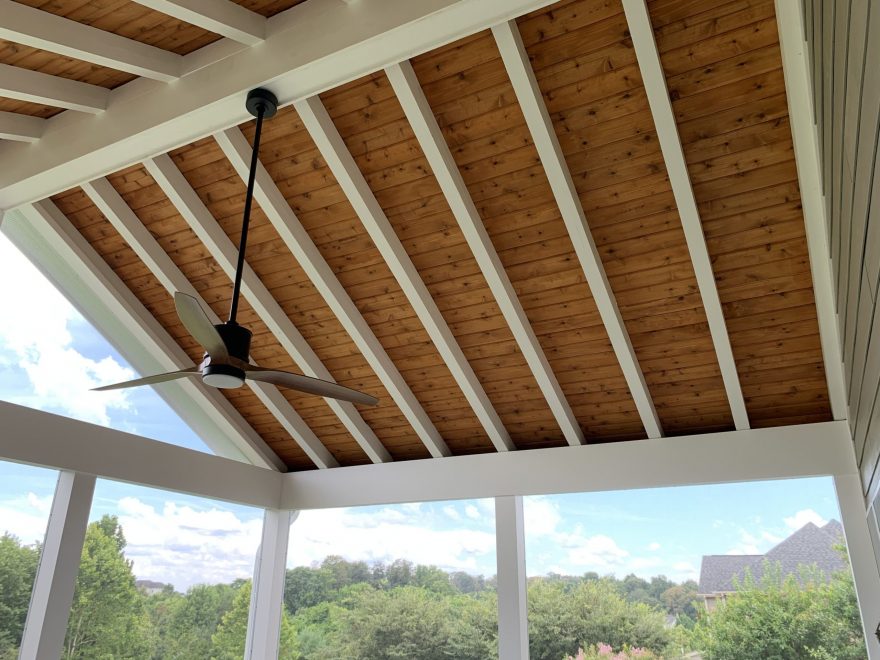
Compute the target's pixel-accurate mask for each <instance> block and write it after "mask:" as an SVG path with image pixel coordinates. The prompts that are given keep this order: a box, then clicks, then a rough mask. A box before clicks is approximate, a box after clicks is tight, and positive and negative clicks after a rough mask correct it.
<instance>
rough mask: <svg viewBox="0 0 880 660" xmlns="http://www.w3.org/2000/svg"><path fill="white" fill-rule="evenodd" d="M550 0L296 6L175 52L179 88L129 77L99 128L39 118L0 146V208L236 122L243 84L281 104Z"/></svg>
mask: <svg viewBox="0 0 880 660" xmlns="http://www.w3.org/2000/svg"><path fill="white" fill-rule="evenodd" d="M7 1H8V0H7ZM551 2H552V0H421V1H420V2H412V0H361V1H360V2H356V3H353V4H350V5H349V4H345V3H343V2H340V1H339V0H309V2H303V3H301V4H299V5H297V6H296V7H293V8H292V9H289V10H288V11H285V12H283V13H281V14H279V15H278V16H275V17H273V18H271V19H270V20H269V27H268V31H267V38H266V40H265V41H264V42H263V43H262V44H260V45H259V47H257V48H242V49H239V50H237V51H234V52H230V51H229V49H228V48H225V47H223V44H224V43H227V44H228V42H218V44H217V46H218V49H214V48H212V46H214V44H212V45H211V46H208V47H206V48H205V49H201V50H200V51H196V52H195V53H192V54H190V55H188V56H186V58H185V59H184V62H185V67H184V68H185V70H186V71H187V75H186V76H185V80H186V84H179V85H163V84H159V83H156V82H154V81H150V80H137V81H134V82H132V83H129V84H127V85H123V86H122V87H121V88H119V89H117V90H114V91H113V92H112V94H111V102H110V107H109V109H108V111H107V112H106V113H104V115H102V117H101V118H100V120H101V122H100V124H95V123H93V122H90V121H84V119H91V118H88V117H85V118H84V117H83V116H81V115H76V114H75V113H61V115H59V116H57V117H53V118H52V120H51V121H50V125H49V126H48V127H47V130H46V134H45V135H44V139H43V141H42V142H41V143H40V145H39V149H36V150H31V149H24V148H13V147H20V146H21V145H12V146H10V145H2V146H0V209H9V208H15V207H17V206H20V205H21V204H24V203H26V202H32V201H35V200H39V199H44V198H46V197H49V196H50V195H53V194H55V193H57V192H60V191H62V190H67V189H68V188H71V187H73V186H76V185H79V184H80V183H82V182H83V181H88V180H91V179H95V178H97V177H99V176H104V175H106V174H107V173H108V172H115V171H117V170H120V169H123V168H125V167H127V166H129V165H131V164H133V163H136V162H140V161H142V160H143V159H144V158H149V157H152V156H154V155H156V154H159V153H165V152H167V151H170V150H172V149H174V148H176V147H179V146H181V145H184V144H188V143H190V142H193V141H194V140H197V139H199V138H202V137H205V136H206V135H210V134H213V133H216V132H217V131H219V130H223V129H226V128H229V127H230V126H235V125H236V124H240V123H241V122H243V121H247V120H249V119H251V117H250V115H249V114H248V113H247V111H246V110H245V108H244V97H245V94H246V93H247V91H248V90H250V89H253V88H254V87H259V86H261V85H266V86H269V87H270V88H271V89H272V91H273V92H275V94H276V95H277V96H278V98H279V100H280V101H281V103H282V105H284V104H288V103H290V102H292V101H293V100H295V99H297V98H307V97H309V96H313V95H315V94H318V93H320V92H323V91H326V90H327V89H331V88H333V87H336V86H338V85H341V84H344V83H346V82H349V81H351V80H354V79H356V78H359V77H361V76H364V75H366V74H368V73H370V72H373V71H377V70H379V69H382V68H383V67H385V66H387V65H388V64H391V63H394V62H399V61H401V60H404V59H407V58H409V57H413V56H415V55H417V54H419V53H423V52H426V51H428V50H431V49H432V48H436V47H438V46H442V45H443V44H446V43H449V42H451V41H454V40H456V39H459V38H461V37H464V36H467V35H469V34H473V33H474V32H477V31H479V30H482V29H484V28H486V27H489V26H491V25H495V24H496V23H499V22H502V21H505V20H508V19H510V18H513V17H515V16H519V15H522V14H525V13H527V12H529V11H532V10H533V9H537V8H539V7H542V6H545V5H548V4H551ZM13 4H14V3H13ZM4 22H5V15H4ZM328 25H329V26H333V29H332V30H328V29H327V26H328ZM292 44H295V45H296V47H291V45H292ZM209 50H210V51H212V53H213V52H215V50H216V51H218V52H219V51H222V54H223V57H216V58H215V57H214V56H213V55H211V56H210V57H207V58H206V57H205V54H204V53H203V52H202V51H206V52H207V51H209ZM72 135H74V136H76V139H75V140H71V139H70V136H72Z"/></svg>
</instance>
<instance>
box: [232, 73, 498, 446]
mask: <svg viewBox="0 0 880 660" xmlns="http://www.w3.org/2000/svg"><path fill="white" fill-rule="evenodd" d="M354 86H355V88H357V87H358V84H357V82H356V83H354ZM346 89H347V88H343V90H342V91H343V93H344V92H345V90H346ZM343 95H344V94H343ZM365 102H367V101H365ZM327 104H328V106H329V107H331V108H335V107H336V106H335V105H334V103H333V98H328V99H327ZM276 122H277V123H278V125H279V127H280V128H279V131H278V133H277V135H269V136H268V137H267V139H266V141H265V142H264V144H265V150H263V149H261V151H263V153H264V154H265V155H264V156H263V163H264V164H265V165H266V167H267V169H268V171H269V173H270V175H271V176H272V178H273V179H274V180H275V182H276V183H277V184H278V185H279V187H280V188H281V190H282V191H284V193H285V195H286V197H287V201H288V202H289V203H290V205H291V207H292V208H293V210H294V212H295V213H296V215H297V217H298V218H299V220H300V222H301V223H302V225H303V226H304V227H305V229H306V231H307V232H309V235H310V236H311V238H312V240H313V241H314V243H315V245H316V246H317V247H318V250H319V251H320V253H321V256H322V257H323V258H324V259H325V260H326V261H327V263H328V264H329V265H330V267H331V268H332V269H333V272H334V273H335V274H336V277H337V278H338V279H339V281H340V283H341V284H342V285H343V287H344V288H345V289H346V291H347V293H348V295H349V296H350V297H351V299H352V300H353V301H354V303H355V305H356V307H357V308H358V310H359V311H360V312H361V315H362V316H363V317H364V319H365V320H366V321H367V323H368V324H369V326H370V328H371V330H372V331H373V333H374V334H375V335H376V337H377V338H378V339H379V341H380V343H381V344H382V346H383V348H384V349H385V351H386V352H387V354H388V356H389V357H390V358H391V359H392V360H393V361H394V363H395V365H396V366H397V368H398V370H399V371H400V373H401V375H402V376H403V378H404V381H405V382H406V384H407V385H408V386H409V388H410V389H411V390H412V391H413V393H414V394H415V396H416V398H417V399H418V401H419V403H420V404H421V406H422V407H423V408H424V410H425V412H426V413H427V414H428V416H429V417H430V418H431V421H432V422H433V423H434V426H435V427H436V428H437V430H438V431H439V432H440V434H441V436H442V437H443V439H444V440H445V441H446V443H447V445H448V446H449V448H450V449H451V450H452V452H453V453H454V454H465V453H476V452H487V451H493V450H494V448H493V446H492V443H491V441H490V440H489V438H488V436H487V435H486V432H485V431H484V429H483V427H482V426H481V425H480V422H479V420H478V419H477V417H476V415H475V414H474V412H473V410H472V409H471V407H470V405H469V404H468V402H467V400H466V399H465V398H464V395H463V394H462V393H461V390H460V389H459V388H458V385H457V384H456V382H455V380H454V378H453V377H452V374H451V372H450V371H449V368H448V367H447V366H446V364H445V363H444V361H443V358H442V357H441V355H440V353H439V352H438V351H437V349H436V347H435V346H434V344H433V343H432V341H431V339H430V337H429V336H428V333H427V332H426V331H425V329H424V327H423V325H422V323H421V321H420V320H419V318H418V317H417V316H416V313H415V310H414V309H413V308H412V306H411V305H410V303H409V301H408V300H407V298H406V296H405V295H404V293H403V291H402V290H401V288H400V286H399V284H398V283H397V280H396V279H395V278H394V276H393V274H392V273H391V270H390V269H389V268H388V265H387V264H386V263H385V261H384V259H383V258H382V255H381V253H380V252H379V250H378V249H376V247H375V246H374V244H373V242H372V241H371V240H370V237H369V234H368V233H367V231H366V229H365V228H364V226H363V224H362V223H361V221H360V219H359V218H358V217H357V215H356V214H355V212H354V209H353V208H352V207H351V204H350V203H349V202H348V200H347V199H346V197H345V195H344V193H343V192H342V189H341V188H340V187H339V184H338V183H337V182H336V180H335V178H334V177H333V174H332V172H331V171H330V169H329V168H328V167H327V164H326V163H325V162H324V160H323V158H322V157H321V155H320V153H319V152H318V150H317V147H316V146H315V144H314V142H313V141H312V139H311V137H310V136H309V135H308V133H307V132H306V131H305V129H304V127H303V126H302V124H301V122H300V121H299V118H298V117H297V115H296V113H295V112H294V111H293V110H292V109H289V110H284V111H282V112H281V113H279V116H278V117H277V118H276V119H273V120H272V123H273V125H274V124H275V123H276ZM247 134H248V136H250V132H249V131H247ZM366 176H367V178H368V181H373V180H374V177H373V175H372V174H370V173H366ZM382 180H383V181H385V180H386V179H385V178H383V179H382ZM387 180H388V182H389V185H390V182H391V175H390V174H389V175H388V177H387ZM299 294H300V292H298V291H295V292H292V295H296V296H297V298H296V299H295V303H296V304H297V305H299V306H300V307H302V308H303V309H306V308H308V307H309V306H310V305H312V304H314V303H315V302H317V303H318V304H319V305H322V304H323V300H319V301H315V300H314V299H312V298H308V297H299ZM273 295H275V296H276V297H279V298H282V297H284V296H285V292H284V290H283V289H279V290H273ZM323 309H326V311H327V312H329V308H326V307H324V308H323ZM319 313H321V312H319ZM320 318H321V319H323V318H324V317H323V316H321V317H320ZM338 348H339V342H337V341H334V342H333V343H332V344H330V345H328V346H327V349H328V350H327V351H326V352H325V353H322V352H321V351H319V354H320V355H321V357H322V359H323V360H324V362H325V364H327V366H328V367H329V368H331V369H332V368H333V366H334V365H338V366H339V367H340V368H345V369H348V368H355V369H357V368H360V367H358V366H357V363H358V362H363V358H361V357H360V355H351V354H346V355H339V354H338ZM364 364H366V363H364ZM386 396H387V395H386ZM387 403H389V404H392V405H393V402H392V401H391V399H390V397H388V399H387ZM370 412H371V411H365V412H364V417H365V418H367V419H370V418H369V417H368V414H369V413H370ZM400 421H401V422H402V423H401V424H399V426H400V427H401V430H404V429H405V431H406V434H405V435H401V437H400V439H399V440H396V441H394V442H392V441H390V440H389V441H387V442H386V443H385V444H386V446H388V449H389V451H391V452H392V454H395V455H396V452H398V449H397V445H401V450H400V451H401V452H402V451H403V448H402V443H404V442H408V443H409V444H411V445H413V446H414V447H415V448H416V450H417V453H415V454H412V453H410V452H409V450H407V453H405V454H403V453H401V455H400V456H399V457H401V458H403V457H411V458H418V457H426V456H427V453H426V449H425V447H424V446H423V445H422V444H421V443H420V441H419V440H418V438H417V436H416V435H415V432H414V431H413V430H412V429H411V427H410V426H409V424H408V423H407V422H406V421H405V420H403V419H402V418H401V420H400ZM386 425H387V422H386ZM378 432H379V431H378V429H377V433H378Z"/></svg>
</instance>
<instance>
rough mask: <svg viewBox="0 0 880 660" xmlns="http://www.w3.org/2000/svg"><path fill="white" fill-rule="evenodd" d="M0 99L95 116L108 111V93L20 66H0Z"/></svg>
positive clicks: (107, 91)
mask: <svg viewBox="0 0 880 660" xmlns="http://www.w3.org/2000/svg"><path fill="white" fill-rule="evenodd" d="M0 96H5V97H7V98H10V99H18V100H19V101H28V102H29V103H42V104H43V105H51V106H55V107H57V108H66V109H68V110H77V111H79V112H90V113H92V114H96V113H99V112H103V111H104V110H105V109H106V108H107V99H108V98H109V96H110V90H109V89H106V88H104V87H98V86H97V85H89V84H88V83H84V82H78V81H76V80H68V79H67V78H62V77H60V76H50V75H49V74H48V73H41V72H40V71H31V70H30V69H23V68H22V67H20V66H10V65H9V64H0Z"/></svg>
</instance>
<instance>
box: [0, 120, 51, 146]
mask: <svg viewBox="0 0 880 660" xmlns="http://www.w3.org/2000/svg"><path fill="white" fill-rule="evenodd" d="M45 127H46V120H45V119H41V118H39V117H31V116H30V115H21V114H18V113H17V112H0V140H14V141H15V142H27V143H32V142H36V141H37V140H39V139H40V138H41V137H42V136H43V130H44V129H45Z"/></svg>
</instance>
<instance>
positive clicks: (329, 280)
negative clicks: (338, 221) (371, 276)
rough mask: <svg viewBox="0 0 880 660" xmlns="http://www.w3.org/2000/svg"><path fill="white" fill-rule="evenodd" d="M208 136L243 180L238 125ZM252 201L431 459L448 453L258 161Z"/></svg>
mask: <svg viewBox="0 0 880 660" xmlns="http://www.w3.org/2000/svg"><path fill="white" fill-rule="evenodd" d="M214 137H215V139H216V140H217V143H218V144H219V145H220V148H221V149H222V150H223V153H224V154H226V158H228V159H229V162H230V163H232V167H233V168H234V169H235V171H236V172H238V175H239V176H240V177H241V178H242V180H243V181H245V182H246V181H247V177H248V170H249V168H250V160H251V145H250V144H249V143H248V141H247V138H245V136H244V135H243V134H242V132H241V131H240V130H239V129H238V128H230V129H229V130H227V131H224V132H222V133H218V134H217V135H215V136H214ZM254 199H255V200H256V202H257V204H259V205H260V208H261V209H262V210H263V213H265V214H266V217H267V218H268V219H269V222H271V223H272V226H273V227H275V231H277V232H278V235H279V236H280V237H281V240H282V241H284V244H285V245H286V246H287V249H288V250H290V252H291V254H293V256H294V258H295V259H296V260H297V262H298V263H299V265H300V267H301V268H302V269H303V271H305V273H306V275H307V276H308V278H309V280H311V282H312V284H314V285H315V288H316V289H317V290H318V293H320V294H321V296H322V297H323V298H324V300H325V301H326V303H327V305H328V306H329V307H330V309H331V310H333V313H334V314H335V315H336V318H337V319H339V322H340V323H341V324H342V327H343V328H345V331H346V332H347V333H348V334H349V336H350V337H351V339H352V341H354V343H355V345H356V346H357V347H358V350H359V351H360V352H361V353H362V354H363V356H364V359H365V360H366V361H367V363H368V364H369V365H370V367H371V368H372V369H373V371H374V372H375V373H376V376H378V377H379V380H380V381H381V382H382V385H383V386H384V387H385V389H386V390H387V391H388V394H390V395H391V398H392V399H394V403H396V404H397V407H398V408H400V412H402V413H403V415H404V417H406V419H407V421H408V422H409V423H410V424H411V425H412V427H413V429H415V432H416V434H417V435H418V437H419V439H420V440H421V441H422V443H423V444H424V445H425V446H426V447H427V448H428V451H430V452H431V455H432V456H433V457H434V458H441V457H443V456H449V455H450V453H451V452H450V451H449V447H448V446H447V445H446V443H445V442H444V440H443V437H442V436H441V435H440V432H439V431H438V430H437V428H436V427H435V426H434V423H433V422H432V421H431V418H430V417H428V414H427V413H426V412H425V410H424V408H422V405H421V404H420V403H419V400H418V399H417V398H416V395H415V394H414V393H413V391H412V390H411V389H410V388H409V385H407V383H406V380H404V378H403V376H402V375H401V373H400V371H398V369H397V365H395V364H394V362H393V361H392V360H391V358H390V357H389V356H388V353H386V352H385V348H384V347H383V346H382V343H381V342H380V341H379V338H378V337H376V335H375V334H374V333H373V330H372V329H371V328H370V325H369V324H368V323H367V321H366V320H365V319H364V317H363V316H362V315H361V313H360V311H359V310H358V308H357V306H356V305H355V304H354V301H353V300H352V299H351V298H350V297H349V296H348V292H347V291H346V290H345V287H344V286H342V283H341V282H340V281H339V280H338V279H337V278H336V274H335V273H334V272H333V269H332V268H331V267H330V264H328V263H327V262H326V261H325V260H324V257H323V256H322V255H321V251H320V250H318V246H317V245H315V243H314V241H312V238H311V236H309V233H308V232H307V231H306V230H305V227H303V226H302V224H301V223H300V221H299V218H297V217H296V214H295V213H294V212H293V210H292V209H291V208H290V205H289V204H288V203H287V200H286V199H285V197H284V195H283V194H282V193H281V191H280V190H279V189H278V186H277V185H275V182H274V181H273V180H272V177H270V176H269V173H268V172H267V171H266V168H265V167H263V165H262V164H261V163H259V161H258V163H257V175H256V181H255V183H254Z"/></svg>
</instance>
